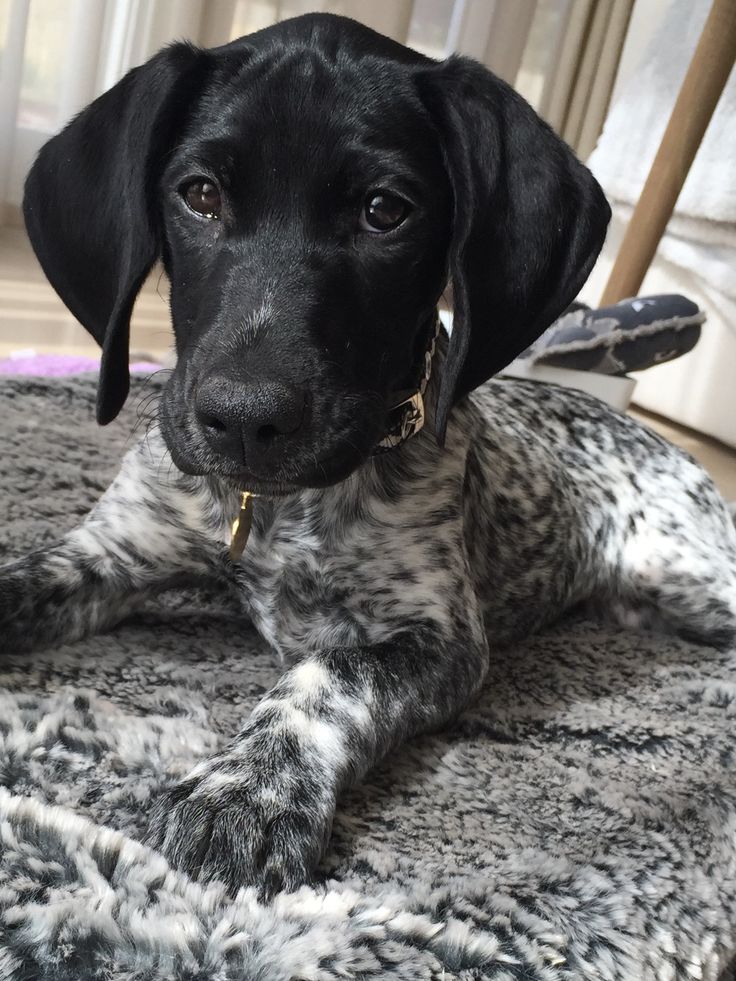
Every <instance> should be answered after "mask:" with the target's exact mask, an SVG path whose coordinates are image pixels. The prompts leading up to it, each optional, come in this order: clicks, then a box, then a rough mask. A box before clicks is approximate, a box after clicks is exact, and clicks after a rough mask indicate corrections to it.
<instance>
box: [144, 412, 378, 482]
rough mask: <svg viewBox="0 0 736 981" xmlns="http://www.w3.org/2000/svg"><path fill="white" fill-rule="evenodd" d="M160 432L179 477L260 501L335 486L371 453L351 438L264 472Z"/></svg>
mask: <svg viewBox="0 0 736 981" xmlns="http://www.w3.org/2000/svg"><path fill="white" fill-rule="evenodd" d="M162 431H163V436H164V441H165V442H166V444H167V446H168V449H169V452H170V454H171V459H172V461H173V463H174V465H175V466H176V468H177V469H178V470H180V471H181V472H182V473H185V474H189V475H191V476H196V477H213V478H216V479H217V480H219V481H221V482H223V483H225V484H227V485H228V486H230V487H232V488H233V489H234V490H236V491H238V492H243V491H249V492H250V493H251V494H254V495H257V496H260V497H271V498H274V497H288V496H289V495H293V494H297V493H299V492H300V491H303V490H307V489H319V488H324V487H330V486H333V485H334V484H338V483H340V482H341V481H343V480H345V479H346V478H347V477H349V476H350V475H351V474H352V473H354V472H355V471H356V470H358V469H359V468H360V467H361V466H362V465H363V464H364V463H365V462H366V460H367V459H368V458H369V457H370V455H371V451H372V445H370V444H368V445H364V446H361V445H359V444H358V442H357V438H353V439H347V440H346V441H345V442H344V443H341V444H340V443H338V444H337V445H335V446H334V447H333V448H332V449H329V450H325V449H324V448H321V451H320V452H315V451H310V450H308V449H304V448H300V449H296V450H295V451H294V452H292V453H289V454H285V455H284V456H285V458H284V459H281V460H278V461H275V462H274V463H273V464H272V465H271V466H269V467H268V468H267V469H266V468H264V467H260V468H259V469H255V468H251V467H248V466H247V465H246V466H243V467H241V466H238V465H237V464H235V463H233V462H232V461H229V460H227V459H224V458H221V457H217V456H215V455H213V454H211V453H209V452H207V451H202V449H201V447H199V446H197V445H191V444H189V441H187V440H186V438H185V439H184V440H183V442H184V446H183V447H182V445H181V444H180V441H179V439H177V438H176V434H173V433H171V432H167V427H162Z"/></svg>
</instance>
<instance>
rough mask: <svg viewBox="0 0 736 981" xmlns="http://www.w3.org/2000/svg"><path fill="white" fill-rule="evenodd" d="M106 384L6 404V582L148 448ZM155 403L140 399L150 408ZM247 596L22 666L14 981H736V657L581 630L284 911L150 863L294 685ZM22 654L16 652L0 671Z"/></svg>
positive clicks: (351, 812) (0, 783)
mask: <svg viewBox="0 0 736 981" xmlns="http://www.w3.org/2000/svg"><path fill="white" fill-rule="evenodd" d="M93 391H94V383H93V381H92V380H91V379H81V380H80V379H73V380H55V381H44V380H29V379H13V380H9V379H6V380H3V382H2V387H1V389H0V426H1V427H2V444H1V445H2V471H1V474H0V504H1V507H2V510H1V511H0V522H1V528H0V543H1V544H0V557H2V558H4V559H7V558H10V557H12V556H15V555H20V554H22V553H23V552H24V551H26V550H27V549H31V548H36V547H39V546H42V545H43V544H44V543H45V542H48V541H50V540H51V539H52V538H54V537H56V536H58V535H59V534H60V533H62V532H63V531H64V530H65V529H67V528H69V527H71V526H72V525H73V524H75V523H76V522H78V521H79V519H80V518H81V516H82V515H83V514H84V513H85V511H86V510H87V508H88V507H89V506H90V504H91V503H92V502H93V501H94V499H95V498H96V497H97V496H98V495H99V494H100V493H101V492H102V491H103V489H104V488H105V486H106V484H107V482H108V481H109V479H110V477H111V476H112V474H113V472H114V470H115V467H116V463H117V461H118V460H119V459H120V456H121V454H122V452H123V449H124V447H125V446H126V444H127V443H128V442H129V440H130V439H131V430H132V429H133V427H134V424H135V421H136V414H135V408H134V407H133V408H131V409H129V410H128V411H127V415H124V417H122V418H121V420H119V421H118V422H117V423H116V424H115V425H114V426H111V427H110V428H108V429H105V430H99V429H97V428H96V426H95V425H94V423H93V413H92V402H93ZM141 391H142V389H141V387H140V385H138V386H137V388H136V389H135V391H134V397H133V399H132V400H131V401H132V403H133V406H135V403H136V402H137V401H138V397H139V396H140V394H141ZM229 602H230V601H229V600H228V599H227V598H226V597H222V596H218V595H207V594H206V593H190V594H185V593H180V594H172V595H171V596H170V597H169V598H167V599H166V600H165V601H163V602H162V601H159V602H158V603H157V604H156V605H151V607H150V608H149V609H148V610H147V611H146V612H145V613H144V614H143V615H140V616H139V617H137V618H136V619H134V620H131V621H129V622H128V623H127V624H125V625H124V626H122V627H120V628H119V629H117V630H116V631H115V632H114V633H111V634H108V635H106V636H101V637H96V638H93V639H91V640H89V641H87V642H85V643H79V644H75V645H73V646H68V647H63V648H61V649H59V650H47V651H38V652H37V653H35V654H33V655H31V656H20V655H14V654H13V652H12V651H4V652H3V656H2V658H0V979H2V981H21V979H23V981H35V979H55V981H72V979H73V981H80V979H82V981H86V979H93V978H94V979H105V981H158V979H188V981H231V979H241V978H242V979H245V978H247V979H253V981H256V979H258V981H271V979H274V981H276V979H294V981H296V979H304V981H307V979H308V981H322V979H346V978H360V979H379V978H381V979H382V978H388V979H399V978H401V979H443V978H444V979H445V981H450V979H464V981H470V979H485V978H489V979H495V981H501V979H504V981H508V979H521V978H524V979H534V981H563V979H564V981H572V979H580V978H586V979H587V978H590V979H622V981H639V979H642V981H646V979H657V981H668V979H716V978H719V977H720V978H721V979H726V978H730V977H732V969H731V968H729V966H728V965H729V963H730V962H731V959H732V958H733V956H734V951H736V765H735V762H734V758H733V757H734V727H735V724H736V670H735V669H736V652H733V653H732V654H731V656H729V655H728V654H724V653H718V652H716V651H713V650H709V649H706V648H699V647H696V646H693V645H691V644H687V643H684V642H679V641H674V640H670V639H664V638H661V637H656V636H641V635H635V634H625V633H621V632H614V631H612V630H610V629H606V628H603V627H600V626H597V625H595V624H592V623H588V622H585V621H581V620H568V621H565V622H564V623H562V624H560V625H559V626H558V627H557V628H556V629H554V630H550V631H548V632H546V633H545V634H544V635H542V636H538V637H536V638H534V639H532V640H530V641H529V642H528V643H526V644H523V645H521V646H518V647H515V648H513V649H512V650H507V651H504V652H502V653H499V654H498V656H497V657H496V658H495V660H494V663H493V666H492V669H491V675H490V679H489V682H488V685H487V688H486V690H485V693H484V695H483V697H482V698H481V700H480V702H479V703H478V704H477V705H476V706H475V707H473V708H472V709H471V710H469V711H468V712H466V713H465V714H464V715H463V716H462V718H461V719H460V720H459V722H458V723H457V724H456V726H455V727H454V728H453V729H452V730H451V731H448V732H446V733H443V734H440V735H436V736H431V737H426V738H422V739H419V740H415V741H414V742H413V743H411V744H409V745H407V746H405V747H404V748H403V749H402V750H401V751H400V752H397V753H396V754H395V755H394V756H393V757H392V758H391V759H388V760H387V761H386V762H385V763H384V764H383V765H382V766H380V767H378V768H377V769H376V770H374V771H373V772H372V773H371V774H369V776H368V778H367V779H366V780H365V781H364V783H363V785H362V786H361V787H359V788H358V789H357V790H355V791H354V792H353V793H351V794H349V795H348V796H347V797H345V798H344V799H343V800H342V801H341V804H340V808H339V812H338V816H337V820H336V823H335V827H334V833H333V837H332V841H331V844H330V848H329V852H328V854H327V856H326V858H325V860H324V862H323V864H322V866H321V869H320V875H321V882H320V884H319V886H318V887H317V888H314V889H311V888H304V889H302V890H301V891H299V892H298V893H295V894H292V895H283V896H280V897H278V898H277V899H276V901H275V902H274V904H273V905H272V906H268V907H265V906H261V905H259V903H258V902H257V900H256V898H255V896H254V894H253V893H252V891H250V890H242V891H241V892H240V894H239V895H238V896H236V897H235V898H230V897H228V896H227V895H226V894H225V892H224V891H223V890H222V889H221V888H219V887H218V886H216V885H214V886H210V887H208V888H202V887H200V886H199V885H198V884H197V883H196V882H191V881H189V880H188V879H187V878H186V877H184V876H182V875H181V874H179V873H177V872H175V871H172V870H170V869H169V868H168V866H167V864H166V862H165V861H164V859H163V858H162V857H160V856H159V855H157V854H156V853H154V852H151V851H149V850H148V849H147V848H145V847H143V846H142V845H140V844H139V838H140V836H141V833H142V830H143V828H144V825H145V821H146V815H147V813H148V811H149V808H150V803H151V801H152V800H153V798H154V797H155V796H156V795H157V794H158V793H159V791H160V790H161V788H162V787H164V786H166V785H167V784H168V783H170V782H172V781H174V780H175V779H176V778H177V777H179V776H181V775H183V774H184V772H185V771H186V770H188V768H189V767H190V766H191V765H192V763H193V762H194V761H195V760H196V759H197V758H199V757H200V756H202V754H204V753H209V752H211V751H212V750H214V749H215V748H216V747H217V746H218V744H219V743H220V742H221V741H222V740H225V739H227V738H228V736H229V735H230V734H232V733H234V731H235V730H236V728H237V726H238V724H239V722H240V720H241V719H242V718H243V716H244V715H245V714H246V713H247V712H248V710H249V708H250V707H251V706H252V705H253V703H254V701H255V700H256V699H257V698H258V696H260V695H261V694H262V693H263V692H264V690H265V689H267V688H268V687H269V686H270V685H271V684H272V683H273V682H274V680H275V679H276V677H277V676H278V673H279V665H278V663H277V659H276V658H275V657H274V656H273V655H272V654H271V653H270V652H269V650H268V649H267V648H266V647H265V646H264V644H263V643H262V642H261V641H260V639H259V638H258V637H257V636H256V635H255V633H254V632H253V631H252V629H251V628H250V627H249V625H248V624H247V623H246V622H244V621H243V619H242V617H241V616H239V614H238V613H237V612H236V611H235V610H234V609H233V608H232V607H231V606H230V605H229ZM1 646H2V638H0V647H1Z"/></svg>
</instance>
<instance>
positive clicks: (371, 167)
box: [24, 15, 609, 493]
mask: <svg viewBox="0 0 736 981" xmlns="http://www.w3.org/2000/svg"><path fill="white" fill-rule="evenodd" d="M24 209H25V216H26V224H27V226H28V231H29V234H30V237H31V241H32V243H33V246H34V248H35V250H36V253H37V254H38V257H39V259H40V260H41V263H42V265H43V267H44V270H45V272H46V274H47V276H48V278H49V280H50V281H51V283H52V285H53V286H54V287H55V289H56V290H57V292H58V293H59V295H60V296H61V298H62V299H63V301H64V302H65V303H66V305H67V306H68V307H69V308H70V310H71V311H72V312H73V313H74V314H75V316H77V317H78V319H79V320H80V321H81V323H82V324H83V325H84V326H85V327H86V328H87V330H89V331H90V333H91V334H93V335H94V337H95V338H96V339H97V341H98V342H99V343H100V344H101V346H102V349H103V356H102V367H101V377H100V388H99V396H98V409H97V411H98V419H99V421H100V422H101V423H106V422H109V421H110V420H111V419H113V418H114V417H115V416H116V415H117V413H118V412H119V410H120V408H121V406H122V405H123V402H124V401H125V398H126V395H127V392H128V384H129V379H128V333H129V318H130V314H131V309H132V306H133V303H134V300H135V297H136V294H137V292H138V290H139V289H140V286H141V284H142V283H143V281H144V279H145V277H146V275H147V274H148V272H149V270H150V269H151V266H152V264H153V263H154V262H155V261H156V259H157V258H159V257H161V258H162V259H163V262H164V265H165V267H166V270H167V273H168V276H169V279H170V282H171V309H172V316H173V323H174V331H175V336H176V346H177V352H178V360H177V365H176V368H175V370H174V372H173V374H172V377H171V379H170V381H169V383H168V385H167V388H166V391H165V393H164V396H163V398H162V400H161V410H160V411H161V422H162V429H163V433H164V436H165V438H166V440H167V443H168V444H169V447H170V449H171V452H172V455H173V457H174V460H175V462H176V463H177V464H178V465H179V466H180V467H181V469H183V470H186V471H189V472H195V473H219V474H222V475H227V476H231V477H233V478H234V479H236V480H238V481H240V482H241V483H242V485H243V486H246V487H248V488H250V489H252V490H256V491H261V492H266V493H268V492H269V491H271V492H277V491H279V490H283V489H288V488H290V487H295V486H319V485H321V484H326V483H332V482H335V481H337V480H339V479H341V478H343V477H344V476H346V475H347V474H348V473H350V472H351V471H352V470H354V469H355V468H356V467H357V466H358V465H359V464H360V463H361V462H362V461H363V460H364V459H365V458H366V456H367V455H368V454H370V453H371V451H372V449H373V448H374V447H375V445H376V444H377V442H378V441H380V439H381V438H382V436H383V435H384V433H385V431H386V426H387V420H388V418H389V413H390V410H391V408H392V405H393V404H394V403H395V401H396V398H397V395H398V394H399V393H407V392H410V391H412V390H413V389H414V388H416V385H417V379H418V376H419V373H420V366H421V364H422V363H423V359H424V354H425V351H426V349H427V347H428V345H429V343H430V340H431V337H432V334H433V330H434V318H435V308H436V304H437V301H438V299H439V298H440V296H441V294H442V292H443V290H444V289H445V287H446V285H447V283H448V281H449V282H451V283H452V288H453V299H454V310H455V318H454V329H453V332H452V336H451V339H450V342H449V348H448V352H447V358H446V362H445V365H444V369H443V374H442V378H441V383H440V393H439V401H438V409H437V418H436V429H437V433H438V436H439V438H440V439H441V438H442V437H443V435H444V430H445V426H446V421H447V415H448V412H449V410H450V409H451V407H452V405H453V404H454V403H455V402H456V401H457V400H458V399H460V398H462V397H463V396H464V395H465V394H467V393H468V392H469V391H471V390H472V389H473V388H475V387H477V386H478V385H480V384H481V383H482V382H483V381H485V380H486V379H487V378H489V377H490V376H491V375H493V374H494V373H495V372H496V371H498V370H499V369H501V368H502V367H504V366H505V365H506V364H508V363H509V362H510V361H512V360H513V358H514V357H515V356H516V355H517V354H519V352H520V351H522V350H523V349H524V348H525V347H526V346H527V345H528V344H530V343H531V341H533V340H534V339H535V338H536V337H537V336H538V335H539V334H540V333H542V331H543V330H544V329H545V328H546V327H547V326H548V325H549V324H550V323H551V322H552V321H553V320H554V319H555V317H556V316H557V315H558V314H559V313H560V312H561V311H562V310H563V309H564V308H565V307H566V306H567V304H568V303H569V302H570V301H571V300H572V299H573V298H574V297H575V295H576V294H577V292H578V290H579V289H580V287H581V285H582V284H583V282H584V281H585V279H586V277H587V275H588V273H589V271H590V269H591V266H592V264H593V262H594V260H595V258H596V256H597V255H598V252H599V250H600V248H601V245H602V243H603V238H604V235H605V229H606V225H607V222H608V218H609V209H608V205H607V204H606V201H605V199H604V197H603V194H602V192H601V190H600V188H599V186H598V184H597V183H596V182H595V180H594V179H593V177H592V176H591V174H590V173H589V171H588V170H587V169H586V168H585V167H584V166H583V165H582V164H581V163H579V161H578V160H577V159H576V158H575V157H574V155H573V154H572V152H571V151H570V149H569V148H568V147H567V146H566V145H565V144H564V143H563V142H562V141H561V140H560V139H558V137H556V136H555V135H554V133H553V132H552V131H551V130H550V128H549V127H548V126H547V125H545V123H543V122H542V121H541V120H540V119H539V118H538V117H537V116H536V114H535V113H534V112H533V110H532V109H531V108H530V107H529V106H528V105H527V104H526V103H525V102H524V100H523V99H521V98H520V97H519V96H518V95H516V94H515V93H514V92H513V90H512V89H510V88H509V87H508V86H507V85H505V84H504V83H503V82H501V81H500V80H499V79H497V78H495V77H494V76H493V75H492V74H491V73H490V72H488V71H486V70H485V69H484V68H482V67H481V66H480V65H478V64H476V63H475V62H473V61H470V60H468V59H466V58H460V57H453V58H450V59H449V60H448V61H445V62H442V63H437V62H434V61H431V60H430V59H427V58H425V57H423V56H422V55H419V54H417V53H415V52H413V51H410V50H409V49H407V48H405V47H403V46H401V45H399V44H396V43H394V42H392V41H390V40H388V39H387V38H384V37H382V36H380V35H378V34H376V33H374V32H373V31H371V30H369V29H368V28H365V27H362V26H361V25H359V24H357V23H355V22H353V21H350V20H347V19H344V18H340V17H333V16H329V15H308V16H305V17H300V18H296V19H294V20H291V21H285V22H283V23H281V24H279V25H277V26H275V27H272V28H269V29H267V30H264V31H260V32H258V33H257V34H253V35H251V36H249V37H246V38H242V39H240V40H238V41H234V42H233V43H232V44H228V45H225V46H224V47H221V48H216V49H213V50H207V51H203V50H197V49H195V48H193V47H191V46H189V45H185V44H177V45H174V46H173V47H170V48H167V49H165V50H164V51H162V52H160V53H159V54H158V55H156V56H155V57H154V58H152V59H151V60H150V61H149V62H148V63H147V64H145V65H143V66H141V67H140V68H136V69H134V70H133V71H131V72H130V73H129V74H128V75H127V76H126V77H125V78H124V79H123V80H122V81H121V82H119V83H118V84H117V85H116V86H115V87H114V88H112V89H111V90H110V91H109V92H106V93H105V94H104V95H103V96H101V97H100V98H99V99H97V100H96V101H95V102H93V103H92V104H91V105H90V106H89V107H88V108H87V109H85V110H84V112H82V113H81V114H80V115H79V116H77V117H76V119H74V120H73V121H72V122H71V123H70V124H69V126H67V128H66V129H65V130H64V131H63V132H62V133H60V134H59V135H58V136H56V137H54V138H53V139H52V140H51V141H50V142H49V143H48V144H46V146H45V147H44V148H43V149H42V151H41V153H40V155H39V157H38V160H37V161H36V163H35V165H34V167H33V169H32V170H31V173H30V175H29V177H28V181H27V184H26V197H25V203H24Z"/></svg>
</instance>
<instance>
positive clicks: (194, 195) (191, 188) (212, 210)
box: [181, 178, 222, 218]
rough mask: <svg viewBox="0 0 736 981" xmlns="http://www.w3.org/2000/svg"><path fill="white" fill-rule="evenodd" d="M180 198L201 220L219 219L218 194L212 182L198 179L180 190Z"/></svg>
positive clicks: (220, 207)
mask: <svg viewBox="0 0 736 981" xmlns="http://www.w3.org/2000/svg"><path fill="white" fill-rule="evenodd" d="M181 193H182V197H183V198H184V200H185V201H186V203H187V204H188V205H189V207H190V208H191V209H192V211H195V212H196V213H197V214H198V215H202V217H203V218H219V217H220V213H221V211H222V199H221V197H220V192H219V190H218V188H217V186H216V185H215V184H213V183H212V181H208V180H205V179H204V178H199V180H196V181H192V182H191V183H190V184H186V185H185V186H184V187H183V188H182V192H181Z"/></svg>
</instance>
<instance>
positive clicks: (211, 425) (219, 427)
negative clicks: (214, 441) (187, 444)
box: [200, 415, 227, 433]
mask: <svg viewBox="0 0 736 981" xmlns="http://www.w3.org/2000/svg"><path fill="white" fill-rule="evenodd" d="M200 418H201V421H202V425H203V426H206V427H207V429H214V431H215V432H216V433H224V432H225V430H226V429H227V426H226V425H225V423H224V422H223V421H222V419H218V418H217V416H210V415H202V416H200Z"/></svg>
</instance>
